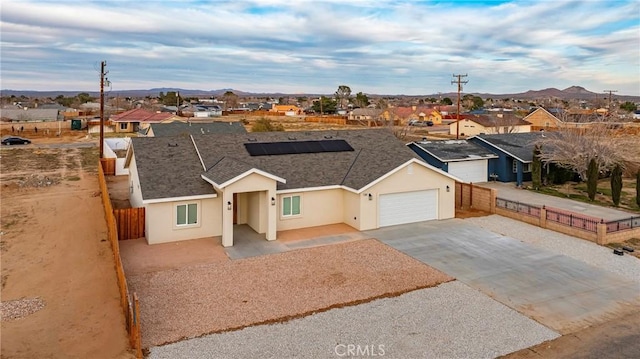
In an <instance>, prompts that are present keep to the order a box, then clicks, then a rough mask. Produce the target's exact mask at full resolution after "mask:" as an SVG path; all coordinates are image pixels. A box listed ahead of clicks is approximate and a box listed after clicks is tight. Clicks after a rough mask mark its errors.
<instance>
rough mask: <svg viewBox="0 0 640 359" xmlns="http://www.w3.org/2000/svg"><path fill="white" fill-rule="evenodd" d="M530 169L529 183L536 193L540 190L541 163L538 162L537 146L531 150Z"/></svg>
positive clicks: (538, 149) (538, 152) (538, 148)
mask: <svg viewBox="0 0 640 359" xmlns="http://www.w3.org/2000/svg"><path fill="white" fill-rule="evenodd" d="M531 167H532V168H531V182H532V185H533V189H535V190H536V191H537V190H539V189H540V183H541V182H542V163H541V162H540V147H539V146H536V147H535V148H534V149H533V164H532V166H531Z"/></svg>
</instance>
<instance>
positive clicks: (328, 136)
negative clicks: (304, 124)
mask: <svg viewBox="0 0 640 359" xmlns="http://www.w3.org/2000/svg"><path fill="white" fill-rule="evenodd" d="M324 138H326V139H330V138H333V136H330V135H326V136H324Z"/></svg>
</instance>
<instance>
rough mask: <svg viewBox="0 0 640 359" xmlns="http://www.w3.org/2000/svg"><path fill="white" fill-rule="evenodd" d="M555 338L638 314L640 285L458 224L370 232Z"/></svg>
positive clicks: (457, 221)
mask: <svg viewBox="0 0 640 359" xmlns="http://www.w3.org/2000/svg"><path fill="white" fill-rule="evenodd" d="M367 234H369V235H370V236H371V237H373V238H378V239H380V240H381V241H383V242H384V243H386V244H388V245H391V246H392V247H394V248H396V249H398V250H400V251H402V252H404V253H406V254H408V255H410V256H412V257H414V258H416V259H418V260H420V261H422V262H424V263H425V264H427V265H430V266H432V267H434V268H436V269H439V270H441V271H443V272H445V273H447V274H449V275H451V276H453V277H456V278H457V279H458V280H460V281H462V282H463V283H465V284H467V285H469V286H471V287H473V288H476V289H478V290H480V291H481V292H483V293H485V294H487V295H488V296H490V297H492V298H494V299H496V300H497V301H499V302H501V303H503V304H505V305H507V306H509V307H511V308H513V309H515V310H517V311H519V312H520V313H523V314H525V315H526V316H528V317H530V318H533V319H535V320H537V321H538V322H540V323H542V324H544V325H546V326H547V327H549V328H552V329H554V330H556V331H558V332H560V333H568V332H573V331H575V330H578V329H580V328H584V327H586V326H589V325H593V324H596V323H600V322H603V321H605V320H607V319H609V318H611V317H613V316H618V315H621V314H622V313H626V312H629V311H631V310H633V309H635V310H638V309H640V295H639V294H640V285H639V284H638V283H635V282H633V281H631V280H628V279H626V278H623V277H621V276H618V275H616V274H613V273H610V272H608V271H605V270H603V269H599V268H596V267H593V266H590V265H588V264H586V263H584V262H581V261H578V260H575V259H573V258H569V257H567V256H563V255H559V254H556V253H553V252H551V251H547V250H545V249H541V248H537V247H534V246H532V245H530V244H527V243H522V242H519V241H517V240H515V239H512V238H509V237H504V236H500V235H498V234H495V233H493V232H490V231H488V230H485V229H482V228H481V227H478V226H476V225H473V224H470V223H468V222H465V221H463V220H460V219H452V220H446V221H430V222H421V223H416V224H410V225H402V226H394V227H386V228H382V229H378V230H374V231H368V232H367Z"/></svg>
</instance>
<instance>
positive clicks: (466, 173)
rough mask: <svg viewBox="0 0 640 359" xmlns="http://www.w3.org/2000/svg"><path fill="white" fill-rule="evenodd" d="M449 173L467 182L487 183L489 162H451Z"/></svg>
mask: <svg viewBox="0 0 640 359" xmlns="http://www.w3.org/2000/svg"><path fill="white" fill-rule="evenodd" d="M448 172H449V173H450V174H452V175H454V176H456V177H458V178H460V179H461V180H464V181H466V182H487V180H488V178H489V177H488V175H487V160H482V161H460V162H449V169H448Z"/></svg>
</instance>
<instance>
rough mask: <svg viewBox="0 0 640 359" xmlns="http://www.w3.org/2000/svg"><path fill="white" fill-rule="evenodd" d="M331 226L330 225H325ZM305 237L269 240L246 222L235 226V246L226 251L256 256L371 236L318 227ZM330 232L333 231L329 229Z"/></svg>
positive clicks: (238, 255)
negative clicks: (314, 231)
mask: <svg viewBox="0 0 640 359" xmlns="http://www.w3.org/2000/svg"><path fill="white" fill-rule="evenodd" d="M323 227H330V226H323ZM301 232H304V233H302V235H303V237H304V238H303V239H299V240H276V241H267V240H266V239H265V238H266V237H265V235H264V234H258V233H256V232H255V231H254V230H253V229H252V228H251V227H249V226H248V225H246V224H241V225H235V226H234V227H233V246H232V247H228V248H225V249H224V250H225V252H226V253H227V255H228V256H229V258H231V259H242V258H249V257H256V256H261V255H265V254H274V253H282V252H287V251H291V250H295V249H301V248H310V247H317V246H324V245H328V244H335V243H343V242H349V241H354V240H359V239H367V238H371V237H370V236H368V235H367V234H365V233H363V232H359V231H355V230H351V231H348V232H344V231H340V230H339V228H338V231H337V232H335V233H330V234H329V233H327V232H326V231H323V228H321V227H318V228H317V235H314V234H313V233H312V232H311V231H309V230H306V231H301ZM328 232H332V231H331V230H329V231H328Z"/></svg>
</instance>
